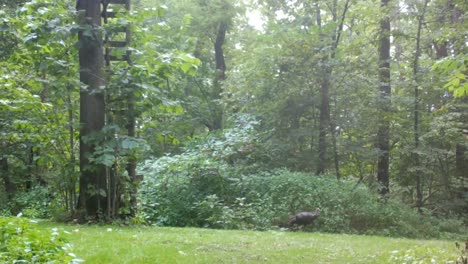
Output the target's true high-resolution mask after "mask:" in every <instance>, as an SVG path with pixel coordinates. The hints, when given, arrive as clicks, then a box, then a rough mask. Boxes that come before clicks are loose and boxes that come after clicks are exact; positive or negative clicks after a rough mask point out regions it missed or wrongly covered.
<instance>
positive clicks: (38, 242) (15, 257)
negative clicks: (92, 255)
mask: <svg viewBox="0 0 468 264" xmlns="http://www.w3.org/2000/svg"><path fill="white" fill-rule="evenodd" d="M0 262H1V263H7V262H8V263H20V262H22V263H52V262H57V263H79V262H82V261H81V260H80V259H77V258H76V257H75V256H74V254H73V253H71V252H70V245H69V244H68V243H67V241H66V240H65V239H64V237H63V234H62V233H61V232H59V230H58V229H55V228H54V229H53V230H52V232H51V233H44V232H43V231H40V230H39V229H38V228H37V227H36V225H35V222H33V221H31V220H27V219H24V218H19V217H16V218H0Z"/></svg>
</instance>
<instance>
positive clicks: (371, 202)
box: [139, 124, 462, 237]
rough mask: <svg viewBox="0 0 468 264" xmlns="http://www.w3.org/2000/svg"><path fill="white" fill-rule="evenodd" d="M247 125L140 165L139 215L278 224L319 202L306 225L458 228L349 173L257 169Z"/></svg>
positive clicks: (354, 229) (202, 223)
mask: <svg viewBox="0 0 468 264" xmlns="http://www.w3.org/2000/svg"><path fill="white" fill-rule="evenodd" d="M244 125H245V124H244ZM247 127H248V128H249V129H244V130H243V129H242V128H239V127H236V128H235V129H232V130H228V131H224V134H222V135H210V136H208V137H207V138H206V139H204V140H200V141H198V143H197V144H194V145H192V146H189V147H188V148H187V149H186V151H185V152H184V153H182V154H179V155H175V156H167V157H162V158H160V159H157V160H149V161H147V162H146V163H145V164H144V165H143V166H141V167H140V172H141V173H142V174H144V181H143V182H142V184H141V186H140V190H139V201H140V209H141V214H142V216H143V219H145V221H147V222H148V223H151V224H157V225H170V226H199V227H211V228H232V229H257V230H267V229H272V228H275V226H284V225H285V224H287V222H288V218H289V217H290V215H292V214H294V213H297V212H299V211H313V210H315V208H317V207H319V208H321V212H322V213H321V214H322V216H321V217H319V218H318V220H317V221H316V222H315V223H314V225H313V226H312V227H308V229H314V230H320V231H324V232H346V233H361V234H381V235H391V236H409V237H436V236H439V235H440V233H439V230H440V231H441V232H450V231H457V230H461V229H460V228H456V227H457V226H458V225H459V224H462V223H461V222H456V223H455V222H453V223H451V224H445V225H443V224H435V223H436V222H437V221H440V220H437V221H436V220H434V218H431V217H427V216H422V215H420V214H418V213H416V212H415V211H414V210H413V209H412V208H410V207H408V206H406V205H404V204H402V203H400V202H398V201H396V200H394V199H389V200H388V201H387V202H382V201H380V200H379V197H378V195H377V194H375V193H374V192H373V191H372V190H370V189H369V188H367V187H366V186H364V185H356V182H355V181H352V180H346V179H345V180H341V181H337V180H336V178H335V177H332V176H315V175H311V174H309V173H301V172H292V171H289V170H286V169H280V170H273V171H262V170H259V169H260V168H263V167H264V166H263V165H259V164H255V163H254V161H253V160H255V159H253V160H251V155H253V152H251V150H246V149H249V148H251V145H252V144H255V140H254V138H255V137H254V136H253V134H252V133H253V132H252V130H251V126H247ZM254 149H255V147H254ZM246 168H249V169H246ZM253 168H256V169H253ZM253 171H259V172H256V173H252V172H253ZM435 221H436V222H435ZM442 230H443V231H442Z"/></svg>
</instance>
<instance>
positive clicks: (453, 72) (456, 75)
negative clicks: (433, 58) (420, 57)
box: [432, 54, 468, 97]
mask: <svg viewBox="0 0 468 264" xmlns="http://www.w3.org/2000/svg"><path fill="white" fill-rule="evenodd" d="M432 70H433V71H435V72H436V73H438V74H439V75H441V76H448V77H446V78H444V79H445V81H446V83H445V85H444V88H446V89H448V90H449V91H450V92H452V93H453V95H454V96H455V97H466V96H468V82H467V80H466V78H467V77H466V71H467V70H468V56H467V55H466V54H461V55H458V56H457V57H455V58H447V59H443V60H440V61H439V62H437V63H435V64H434V66H433V67H432Z"/></svg>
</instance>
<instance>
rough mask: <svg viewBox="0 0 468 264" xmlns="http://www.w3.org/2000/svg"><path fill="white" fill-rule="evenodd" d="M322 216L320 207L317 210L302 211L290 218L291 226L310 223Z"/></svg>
mask: <svg viewBox="0 0 468 264" xmlns="http://www.w3.org/2000/svg"><path fill="white" fill-rule="evenodd" d="M319 216H320V208H317V209H315V212H313V213H311V212H300V213H298V214H296V215H295V216H293V217H291V218H290V219H289V226H293V225H302V226H306V225H310V224H312V223H313V222H314V221H315V220H316V219H317V218H318V217H319Z"/></svg>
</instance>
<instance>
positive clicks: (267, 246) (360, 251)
mask: <svg viewBox="0 0 468 264" xmlns="http://www.w3.org/2000/svg"><path fill="white" fill-rule="evenodd" d="M41 226H42V228H45V229H51V228H52V226H58V227H60V228H63V229H64V230H66V231H68V232H70V233H71V234H69V235H68V238H69V240H70V242H71V243H72V244H73V246H74V247H73V248H74V250H73V252H74V253H75V254H76V255H77V256H78V257H80V258H82V259H84V260H85V263H446V262H447V261H453V262H452V263H455V260H456V259H457V257H459V254H460V253H459V252H458V251H457V249H456V248H455V246H454V242H453V241H439V240H411V239H399V238H386V237H376V236H355V235H336V234H323V233H306V232H282V231H276V232H273V231H270V232H253V231H225V230H211V229H197V228H161V227H122V228H120V227H115V226H78V225H58V224H51V223H43V224H41ZM449 263H450V262H449Z"/></svg>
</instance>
